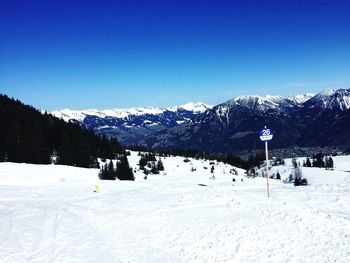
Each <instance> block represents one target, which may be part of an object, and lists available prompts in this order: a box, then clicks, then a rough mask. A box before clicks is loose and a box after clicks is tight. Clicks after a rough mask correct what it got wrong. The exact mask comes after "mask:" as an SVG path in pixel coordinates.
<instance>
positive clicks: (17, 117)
mask: <svg viewBox="0 0 350 263" xmlns="http://www.w3.org/2000/svg"><path fill="white" fill-rule="evenodd" d="M0 123H1V126H2V127H1V129H0V161H9V162H25V163H34V164H49V163H51V157H52V154H53V153H55V155H56V163H57V164H64V165H73V166H80V167H98V163H97V157H102V158H108V159H112V158H114V157H115V155H116V154H118V153H119V154H120V153H125V150H124V148H123V147H122V146H121V145H120V144H119V143H118V141H117V139H116V138H107V137H106V136H103V135H96V134H94V132H93V131H92V130H88V129H85V128H83V127H81V126H80V125H78V124H74V123H67V122H65V121H63V120H61V119H58V118H56V117H54V116H52V115H51V114H48V113H46V112H45V113H42V112H40V111H39V110H37V109H35V108H33V107H32V106H28V105H24V104H23V103H22V102H20V101H19V100H14V99H13V98H12V99H10V98H9V97H7V96H6V95H1V94H0Z"/></svg>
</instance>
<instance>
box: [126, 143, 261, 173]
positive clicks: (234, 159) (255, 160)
mask: <svg viewBox="0 0 350 263" xmlns="http://www.w3.org/2000/svg"><path fill="white" fill-rule="evenodd" d="M128 149H130V150H133V151H141V152H151V153H155V154H157V155H160V156H182V157H185V158H194V159H206V160H216V161H218V162H223V163H227V164H230V165H232V166H235V167H239V168H243V169H246V170H248V169H250V168H252V167H255V166H258V165H259V164H261V163H262V162H263V161H264V160H265V153H264V151H254V152H252V153H251V154H250V155H249V157H248V159H247V160H245V159H242V158H240V157H239V156H237V155H234V154H231V153H215V152H211V153H209V152H202V151H199V150H194V149H162V148H157V149H150V148H147V147H145V146H143V145H131V146H128Z"/></svg>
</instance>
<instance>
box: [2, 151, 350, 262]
mask: <svg viewBox="0 0 350 263" xmlns="http://www.w3.org/2000/svg"><path fill="white" fill-rule="evenodd" d="M139 158H140V157H139V156H137V153H135V152H132V155H131V156H130V157H129V162H130V164H131V165H132V166H133V167H134V168H136V166H135V165H136V163H138V161H139ZM162 161H163V162H164V166H165V171H164V173H163V174H160V175H149V176H148V179H147V180H144V179H143V177H144V175H143V173H141V172H140V171H137V172H136V173H135V176H136V181H134V182H130V181H99V180H98V179H97V174H98V170H97V169H83V168H75V167H67V166H54V165H29V164H14V163H0V200H1V205H0V211H1V214H2V216H1V217H0V225H1V227H0V233H1V235H2V237H3V238H2V239H1V240H0V247H1V249H0V257H1V259H2V260H3V261H4V262H7V263H12V262H152V263H153V262H211V263H213V262H344V263H345V262H348V259H349V257H350V249H349V245H348V244H349V243H350V210H349V206H348V204H349V203H350V195H349V193H350V173H349V169H348V167H349V163H350V157H349V156H338V157H334V163H335V170H334V171H330V170H329V171H326V170H324V169H319V168H302V170H303V172H304V175H305V176H306V177H307V178H308V179H309V181H310V183H311V184H310V185H309V186H304V187H294V186H293V185H291V184H284V183H283V182H282V181H281V180H271V198H270V199H268V198H266V190H265V184H266V182H265V179H264V178H259V177H256V178H247V177H246V176H245V175H244V171H243V170H240V169H237V171H238V175H233V174H231V173H229V171H230V170H231V169H232V168H233V167H230V166H227V165H224V164H222V163H216V162H215V164H214V167H215V169H214V174H215V180H214V179H210V177H211V176H212V174H211V173H210V169H205V168H204V166H205V167H210V163H209V161H204V160H194V159H189V162H186V163H185V162H184V158H182V157H166V158H165V159H164V158H163V159H162ZM286 163H287V164H286V166H285V167H284V169H285V170H289V169H290V165H289V163H288V161H287V162H286ZM191 167H195V168H197V169H196V171H195V172H191ZM233 178H235V180H236V181H235V182H233V181H232V179H233ZM242 180H243V181H242ZM96 184H99V185H100V191H99V192H98V193H94V192H93V190H94V189H95V185H96Z"/></svg>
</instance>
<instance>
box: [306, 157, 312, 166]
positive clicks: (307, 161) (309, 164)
mask: <svg viewBox="0 0 350 263" xmlns="http://www.w3.org/2000/svg"><path fill="white" fill-rule="evenodd" d="M306 167H311V162H310V158H309V157H307V158H306Z"/></svg>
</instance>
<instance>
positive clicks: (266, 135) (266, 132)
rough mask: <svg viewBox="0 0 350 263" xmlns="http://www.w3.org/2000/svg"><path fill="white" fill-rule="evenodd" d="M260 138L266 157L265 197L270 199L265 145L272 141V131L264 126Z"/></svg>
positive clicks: (267, 155)
mask: <svg viewBox="0 0 350 263" xmlns="http://www.w3.org/2000/svg"><path fill="white" fill-rule="evenodd" d="M259 136H260V140H261V141H263V142H265V155H266V184H267V185H266V186H267V197H268V198H269V197H270V185H269V177H270V173H269V152H268V147H267V143H268V141H271V140H272V137H273V134H272V131H271V130H270V129H268V128H266V126H265V127H264V129H262V130H261V131H260V133H259Z"/></svg>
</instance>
